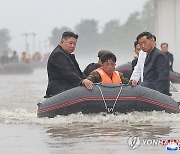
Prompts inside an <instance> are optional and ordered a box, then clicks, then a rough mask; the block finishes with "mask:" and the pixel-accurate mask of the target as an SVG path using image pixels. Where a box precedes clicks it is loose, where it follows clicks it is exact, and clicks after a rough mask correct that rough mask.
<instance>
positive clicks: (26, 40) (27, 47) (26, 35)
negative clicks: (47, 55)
mask: <svg viewBox="0 0 180 154" xmlns="http://www.w3.org/2000/svg"><path fill="white" fill-rule="evenodd" d="M21 35H23V36H24V38H25V41H24V43H25V52H27V53H29V43H28V36H29V34H28V33H22V34H21Z"/></svg>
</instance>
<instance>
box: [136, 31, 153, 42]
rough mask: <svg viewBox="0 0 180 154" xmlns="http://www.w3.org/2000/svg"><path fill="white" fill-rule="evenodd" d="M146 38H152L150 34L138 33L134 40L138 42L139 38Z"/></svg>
mask: <svg viewBox="0 0 180 154" xmlns="http://www.w3.org/2000/svg"><path fill="white" fill-rule="evenodd" d="M144 36H146V37H147V39H152V38H154V37H153V35H152V34H151V33H150V32H142V33H140V34H139V35H138V36H137V37H136V40H137V41H138V40H139V39H140V38H142V37H144Z"/></svg>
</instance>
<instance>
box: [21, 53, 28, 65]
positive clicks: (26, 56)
mask: <svg viewBox="0 0 180 154" xmlns="http://www.w3.org/2000/svg"><path fill="white" fill-rule="evenodd" d="M21 62H23V63H30V56H29V55H27V53H26V52H22V54H21Z"/></svg>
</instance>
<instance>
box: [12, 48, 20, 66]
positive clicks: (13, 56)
mask: <svg viewBox="0 0 180 154" xmlns="http://www.w3.org/2000/svg"><path fill="white" fill-rule="evenodd" d="M10 62H11V63H17V62H19V57H18V55H17V52H16V51H14V52H13V55H12V56H11V57H10Z"/></svg>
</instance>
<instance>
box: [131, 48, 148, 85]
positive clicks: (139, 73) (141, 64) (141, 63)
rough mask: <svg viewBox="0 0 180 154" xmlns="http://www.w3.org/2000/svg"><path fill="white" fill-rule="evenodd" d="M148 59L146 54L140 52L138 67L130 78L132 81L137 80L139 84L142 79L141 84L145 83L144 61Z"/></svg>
mask: <svg viewBox="0 0 180 154" xmlns="http://www.w3.org/2000/svg"><path fill="white" fill-rule="evenodd" d="M145 59H146V52H144V51H142V50H141V51H140V52H139V57H138V61H137V64H136V66H135V67H134V71H133V72H132V75H131V77H130V80H136V81H137V82H138V81H139V79H140V78H141V82H143V72H144V61H145Z"/></svg>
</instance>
